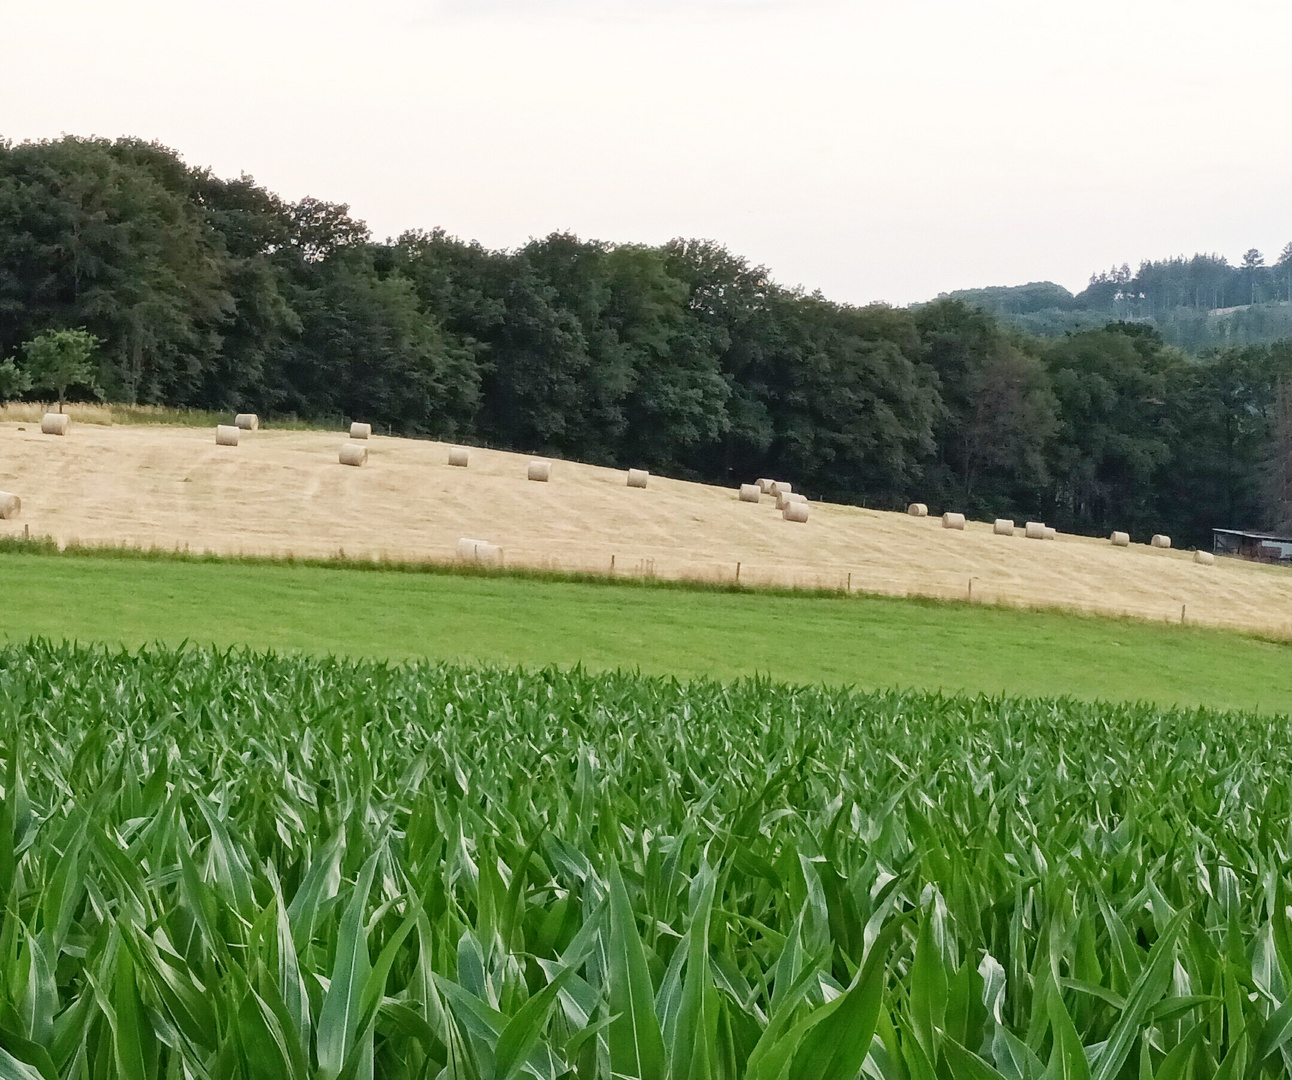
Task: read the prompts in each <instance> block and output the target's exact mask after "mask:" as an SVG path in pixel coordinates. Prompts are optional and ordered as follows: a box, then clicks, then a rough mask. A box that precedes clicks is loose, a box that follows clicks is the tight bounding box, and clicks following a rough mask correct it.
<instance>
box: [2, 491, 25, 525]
mask: <svg viewBox="0 0 1292 1080" xmlns="http://www.w3.org/2000/svg"><path fill="white" fill-rule="evenodd" d="M21 511H22V500H21V499H20V498H18V496H17V495H12V494H10V493H9V492H7V491H0V521H8V520H9V519H10V518H16V517H17V516H18V514H19V513H20V512H21Z"/></svg>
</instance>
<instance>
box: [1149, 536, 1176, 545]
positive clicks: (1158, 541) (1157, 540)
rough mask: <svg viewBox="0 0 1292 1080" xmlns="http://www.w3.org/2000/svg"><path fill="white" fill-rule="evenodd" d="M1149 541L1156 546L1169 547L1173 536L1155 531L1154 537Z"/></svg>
mask: <svg viewBox="0 0 1292 1080" xmlns="http://www.w3.org/2000/svg"><path fill="white" fill-rule="evenodd" d="M1149 543H1150V544H1152V545H1153V546H1154V547H1155V548H1169V547H1170V546H1171V538H1170V537H1169V536H1164V535H1163V534H1162V533H1154V534H1153V539H1152V540H1150V541H1149Z"/></svg>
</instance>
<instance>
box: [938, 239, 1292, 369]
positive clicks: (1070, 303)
mask: <svg viewBox="0 0 1292 1080" xmlns="http://www.w3.org/2000/svg"><path fill="white" fill-rule="evenodd" d="M943 299H950V300H963V301H964V302H965V303H967V304H971V305H973V306H974V307H978V308H982V309H983V310H984V311H990V312H991V313H992V314H994V315H997V316H999V317H1000V318H1002V319H1004V320H1005V321H1006V322H1008V323H1010V324H1011V325H1013V326H1017V327H1018V328H1020V329H1023V330H1027V331H1029V332H1031V333H1034V334H1043V335H1046V336H1051V337H1053V336H1060V335H1062V334H1066V333H1071V332H1072V331H1074V330H1087V329H1092V328H1095V327H1100V326H1104V325H1106V324H1107V323H1108V322H1110V321H1133V322H1142V323H1145V324H1147V325H1149V326H1152V327H1154V328H1156V329H1157V330H1158V331H1160V332H1161V334H1162V336H1163V338H1164V339H1165V340H1166V341H1167V342H1169V343H1171V344H1173V345H1179V346H1180V347H1181V348H1183V349H1186V350H1188V351H1190V352H1194V353H1201V352H1205V351H1207V350H1209V349H1216V348H1225V347H1228V346H1234V345H1259V344H1268V343H1271V342H1274V341H1279V340H1282V339H1284V338H1288V337H1292V243H1288V244H1287V245H1286V246H1285V247H1284V248H1283V251H1282V252H1281V253H1280V255H1279V257H1278V259H1277V261H1276V262H1275V263H1274V264H1273V265H1267V264H1266V260H1265V256H1264V255H1263V254H1262V253H1261V252H1259V251H1258V250H1256V248H1250V249H1249V250H1248V251H1247V252H1246V253H1244V255H1243V258H1242V261H1241V262H1240V263H1239V265H1237V266H1234V265H1233V264H1231V263H1230V262H1229V260H1228V259H1226V258H1225V257H1224V256H1222V255H1194V256H1192V257H1191V258H1185V257H1184V256H1180V257H1179V258H1174V259H1161V260H1156V261H1153V260H1145V261H1144V262H1141V263H1140V265H1139V270H1137V271H1134V272H1132V271H1131V268H1130V266H1129V265H1128V264H1125V263H1124V264H1122V265H1121V266H1115V267H1113V268H1112V269H1111V270H1105V271H1101V272H1099V273H1096V274H1092V275H1091V276H1090V283H1089V284H1088V285H1087V286H1086V288H1084V289H1083V290H1082V291H1081V292H1079V293H1076V294H1073V293H1071V292H1069V291H1068V290H1067V289H1065V288H1064V287H1063V286H1062V285H1056V284H1054V282H1052V281H1035V282H1032V283H1031V284H1029V285H1015V286H1004V287H997V288H989V289H961V290H958V291H956V292H952V293H946V294H944V296H943Z"/></svg>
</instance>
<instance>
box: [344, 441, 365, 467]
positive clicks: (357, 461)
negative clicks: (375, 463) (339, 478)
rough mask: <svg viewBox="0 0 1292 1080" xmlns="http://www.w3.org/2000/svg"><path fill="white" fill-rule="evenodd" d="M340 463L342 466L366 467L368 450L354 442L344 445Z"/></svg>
mask: <svg viewBox="0 0 1292 1080" xmlns="http://www.w3.org/2000/svg"><path fill="white" fill-rule="evenodd" d="M340 461H341V464H342V465H355V466H358V465H366V464H367V463H368V448H367V447H366V446H359V445H357V444H355V443H352V442H348V443H342V444H341V453H340Z"/></svg>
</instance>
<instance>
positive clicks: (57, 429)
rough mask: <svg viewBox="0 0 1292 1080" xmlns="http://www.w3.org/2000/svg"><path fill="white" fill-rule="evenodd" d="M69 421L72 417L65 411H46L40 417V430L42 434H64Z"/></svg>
mask: <svg viewBox="0 0 1292 1080" xmlns="http://www.w3.org/2000/svg"><path fill="white" fill-rule="evenodd" d="M71 422H72V418H71V417H70V416H68V415H67V413H56V412H51V413H46V414H45V415H44V416H42V417H41V418H40V432H41V434H42V435H66V434H67V428H68V425H69V424H71Z"/></svg>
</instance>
